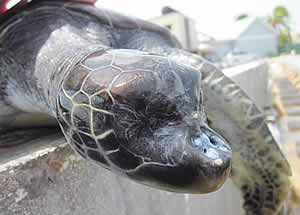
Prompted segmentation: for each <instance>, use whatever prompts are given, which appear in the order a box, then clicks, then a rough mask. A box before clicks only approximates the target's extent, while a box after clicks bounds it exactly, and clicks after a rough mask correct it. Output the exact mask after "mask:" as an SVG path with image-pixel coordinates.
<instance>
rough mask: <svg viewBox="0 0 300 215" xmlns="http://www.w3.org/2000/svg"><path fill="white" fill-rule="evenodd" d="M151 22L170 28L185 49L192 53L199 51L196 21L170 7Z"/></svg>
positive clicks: (164, 9)
mask: <svg viewBox="0 0 300 215" xmlns="http://www.w3.org/2000/svg"><path fill="white" fill-rule="evenodd" d="M150 21H152V22H154V23H157V24H159V25H162V26H165V27H167V28H169V29H170V30H171V31H172V33H173V34H174V35H175V36H176V37H177V39H178V40H179V41H180V42H181V44H182V46H183V48H184V49H186V50H189V51H192V52H195V51H196V50H197V45H198V39H197V32H196V25H195V21H194V20H192V19H190V18H188V17H186V16H184V15H183V14H182V13H180V12H178V11H176V10H174V9H172V8H170V7H164V8H163V9H162V15H161V16H159V17H156V18H153V19H151V20H150Z"/></svg>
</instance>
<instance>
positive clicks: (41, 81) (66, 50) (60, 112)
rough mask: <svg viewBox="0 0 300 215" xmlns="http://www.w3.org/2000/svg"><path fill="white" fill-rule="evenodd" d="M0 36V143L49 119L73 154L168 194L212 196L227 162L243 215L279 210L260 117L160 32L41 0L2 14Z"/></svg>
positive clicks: (278, 182)
mask: <svg viewBox="0 0 300 215" xmlns="http://www.w3.org/2000/svg"><path fill="white" fill-rule="evenodd" d="M28 23H35V24H34V25H30V31H28ZM1 29H3V30H2V32H1V34H0V35H1V36H0V44H1V45H2V47H1V49H0V52H1V53H0V54H1V55H0V56H1V57H0V65H1V66H0V69H1V70H0V86H1V88H0V139H1V132H6V133H7V132H8V131H10V132H12V131H13V129H15V128H19V127H22V126H21V125H24V123H23V124H20V121H21V118H22V119H23V118H24V117H23V116H24V115H27V114H28V113H30V114H41V113H42V114H47V115H49V116H51V117H54V118H56V119H58V121H59V123H60V126H61V128H62V131H63V133H64V135H65V137H66V139H67V141H68V142H69V143H70V144H71V146H72V148H74V149H75V150H76V151H77V152H78V153H79V154H81V155H82V156H83V157H85V158H87V159H90V160H93V161H95V162H97V163H99V164H100V165H101V166H103V167H104V168H107V169H110V170H112V171H114V172H115V173H118V174H121V175H125V176H127V177H129V178H131V179H133V180H135V181H137V182H139V183H143V184H146V185H149V186H154V187H158V188H161V189H165V190H169V191H175V192H188V193H207V192H211V191H214V190H216V189H218V188H219V187H220V186H222V184H223V183H224V181H225V180H226V178H227V177H228V175H229V173H230V167H231V159H233V161H232V170H233V171H232V172H231V174H232V179H233V181H234V183H235V184H236V185H237V187H238V188H239V189H240V190H241V191H242V194H243V198H244V200H245V201H244V208H245V211H246V213H247V214H248V215H250V214H256V215H260V214H264V215H274V214H276V213H277V212H278V211H279V209H280V207H281V206H282V204H283V202H284V200H285V198H286V196H287V193H288V187H289V181H288V175H289V174H290V170H289V166H288V164H287V162H286V160H285V158H284V156H283V155H282V153H281V151H280V150H279V148H278V146H277V144H276V142H275V140H274V138H273V137H272V135H271V133H270V131H269V130H268V128H267V126H266V124H265V123H264V120H263V117H262V114H261V113H260V112H259V110H258V109H257V107H256V106H255V105H254V104H253V102H252V101H251V100H250V99H249V97H248V96H247V95H246V94H245V93H244V92H243V91H242V90H241V89H240V88H239V87H238V86H237V85H235V84H234V83H233V82H232V81H231V80H230V79H229V78H227V77H225V76H224V74H223V73H222V72H221V71H219V70H217V69H216V68H215V67H214V66H213V65H212V64H210V63H209V62H206V61H205V60H203V59H202V58H201V57H200V56H197V55H194V54H191V53H189V52H187V51H184V50H182V49H181V48H180V45H179V43H178V42H177V40H176V39H175V38H174V37H173V36H172V35H171V34H170V32H169V31H168V30H166V29H164V28H161V27H159V26H156V25H153V24H151V23H148V22H145V21H142V20H138V19H133V18H129V17H126V16H122V15H120V14H117V13H114V12H111V11H106V10H101V9H97V8H94V7H92V6H90V5H83V4H74V3H70V2H69V3H66V2H59V1H52V2H46V1H42V0H40V1H39V0H33V1H32V3H30V4H27V5H26V7H24V8H21V9H19V10H18V11H16V13H15V14H13V15H11V16H10V17H6V19H3V20H2V26H1ZM15 35H23V36H22V37H16V36H15ZM7 41H9V42H7ZM124 49H127V50H124ZM128 49H131V50H132V49H134V51H129V50H128ZM149 53H153V54H149ZM158 55H159V56H158ZM163 56H164V57H163ZM201 89H202V90H203V92H202V90H201ZM30 116H32V115H30ZM206 117H207V118H208V119H206ZM27 118H29V120H28V121H26V124H27V125H30V126H32V127H34V126H36V127H38V128H39V126H40V124H38V123H37V122H35V121H34V120H33V119H34V117H27ZM226 142H227V143H228V144H229V145H230V146H231V148H232V150H233V152H232V153H231V150H230V148H229V146H228V145H227V143H226Z"/></svg>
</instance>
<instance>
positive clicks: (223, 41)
mask: <svg viewBox="0 0 300 215" xmlns="http://www.w3.org/2000/svg"><path fill="white" fill-rule="evenodd" d="M151 21H152V22H154V23H157V24H160V25H162V26H165V27H167V28H169V29H170V30H171V31H172V32H173V34H174V35H175V36H176V37H177V38H178V39H179V41H180V42H181V43H182V45H183V48H185V49H187V50H189V51H191V52H196V53H199V54H201V55H204V56H207V57H208V58H215V59H219V60H221V59H223V58H226V57H227V56H228V55H231V56H232V55H237V56H239V55H241V56H245V55H248V56H256V57H266V56H270V55H275V54H277V53H278V41H277V32H276V31H275V30H274V29H273V27H272V26H271V25H269V24H267V23H266V22H265V21H263V20H262V19H260V18H247V19H244V20H240V21H234V22H233V23H232V24H231V25H230V26H226V25H220V26H211V28H218V29H217V30H218V32H220V33H219V35H217V34H210V33H209V32H203V31H202V30H201V31H202V32H201V33H200V32H198V31H197V28H196V20H193V19H191V18H188V17H186V16H184V15H183V14H182V13H180V12H178V11H176V10H174V9H172V8H170V7H165V8H163V10H162V16H160V17H156V18H154V19H152V20H151ZM199 27H200V29H201V26H199Z"/></svg>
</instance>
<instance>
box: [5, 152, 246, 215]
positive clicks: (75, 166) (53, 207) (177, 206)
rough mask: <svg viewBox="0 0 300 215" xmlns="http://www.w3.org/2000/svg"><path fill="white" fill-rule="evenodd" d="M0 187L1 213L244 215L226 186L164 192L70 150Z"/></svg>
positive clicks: (18, 172)
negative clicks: (198, 191) (199, 192)
mask: <svg viewBox="0 0 300 215" xmlns="http://www.w3.org/2000/svg"><path fill="white" fill-rule="evenodd" d="M0 184H1V186H0V211H1V212H0V214H1V215H11V214H44V215H55V214H57V215H67V214H68V215H69V214H70V215H71V214H72V215H73V214H74V215H82V214H88V215H93V214H95V215H96V214H97V215H99V214H101V215H102V214H103V215H114V214H118V215H125V214H127V215H129V214H130V215H140V214H143V215H147V214H151V215H155V214H157V215H160V214H186V215H188V214H199V213H200V212H201V214H222V212H224V210H225V211H226V212H228V213H226V214H241V213H242V212H241V210H240V208H239V207H238V206H240V205H241V202H240V200H239V198H238V193H237V192H236V190H231V189H232V188H231V187H232V186H231V184H230V183H228V184H227V186H225V187H224V188H223V189H222V190H221V191H219V192H217V193H214V194H209V195H184V194H173V193H168V192H164V191H160V190H157V189H153V188H150V187H146V186H143V185H140V184H137V183H134V182H132V181H129V180H127V179H125V178H121V177H119V176H116V175H115V174H112V173H110V172H109V171H107V170H104V169H102V168H99V166H97V165H96V164H92V165H91V163H90V162H87V161H85V160H83V159H81V158H80V157H79V156H78V155H76V154H74V153H73V151H72V150H71V149H70V148H69V146H65V147H59V148H57V149H56V150H55V151H54V152H52V153H49V154H47V155H44V156H42V157H40V158H39V159H37V160H33V161H29V162H28V163H26V164H24V165H21V166H19V167H17V168H14V169H13V170H7V171H4V172H2V173H1V175H0ZM220 205H221V207H220Z"/></svg>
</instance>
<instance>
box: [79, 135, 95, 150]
mask: <svg viewBox="0 0 300 215" xmlns="http://www.w3.org/2000/svg"><path fill="white" fill-rule="evenodd" d="M79 135H80V137H81V139H82V142H83V144H84V145H86V146H87V147H89V148H94V149H98V146H97V143H96V141H95V139H94V138H92V137H90V136H88V135H85V134H83V133H79Z"/></svg>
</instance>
